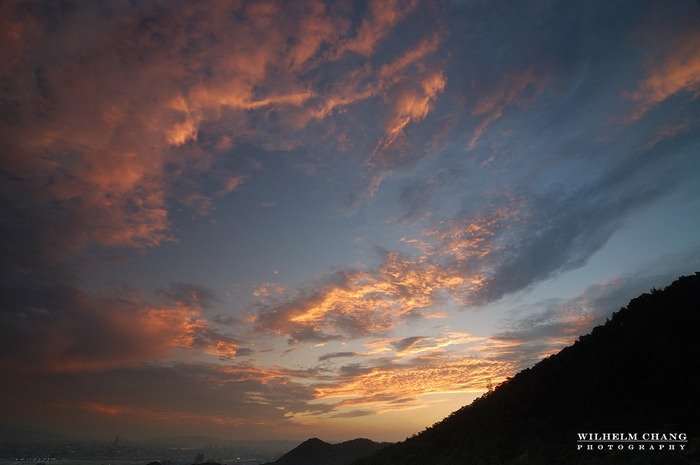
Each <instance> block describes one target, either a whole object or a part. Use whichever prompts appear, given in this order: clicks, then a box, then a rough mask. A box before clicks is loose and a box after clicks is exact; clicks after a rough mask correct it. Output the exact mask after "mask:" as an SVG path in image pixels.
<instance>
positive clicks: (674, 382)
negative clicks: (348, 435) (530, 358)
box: [353, 273, 700, 465]
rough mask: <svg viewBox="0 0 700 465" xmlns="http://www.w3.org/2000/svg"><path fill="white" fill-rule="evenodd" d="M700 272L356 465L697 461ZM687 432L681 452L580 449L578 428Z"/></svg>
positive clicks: (640, 301)
mask: <svg viewBox="0 0 700 465" xmlns="http://www.w3.org/2000/svg"><path fill="white" fill-rule="evenodd" d="M699 303H700V273H696V274H695V275H692V276H686V277H681V278H679V279H678V280H676V281H674V282H673V283H672V284H671V285H669V286H668V287H666V288H665V289H664V290H663V291H659V290H656V289H652V290H651V291H650V293H645V294H642V295H640V296H639V297H636V298H634V299H632V300H631V301H630V303H629V304H628V305H627V307H625V308H622V309H620V310H619V311H618V312H616V313H614V314H613V315H612V317H611V318H610V319H609V320H608V321H607V322H606V323H605V324H603V325H601V326H597V327H595V328H594V329H593V330H592V331H591V332H590V333H589V334H587V335H584V336H581V337H580V338H579V339H578V341H576V342H575V343H574V344H573V345H571V346H569V347H566V348H564V349H562V350H561V351H560V352H559V353H557V354H555V355H552V356H549V357H547V358H545V359H544V360H542V361H541V362H539V363H537V364H536V365H535V366H533V367H532V368H527V369H525V370H522V371H521V372H519V373H518V374H516V375H515V376H514V377H513V378H511V379H510V380H509V381H507V382H505V383H502V384H501V385H499V386H498V387H497V388H496V389H495V390H494V391H493V392H491V393H488V394H485V395H484V396H482V397H480V398H478V399H476V400H475V401H474V402H472V403H471V404H470V405H468V406H465V407H462V408H460V409H459V410H457V411H455V412H453V413H452V414H451V415H449V416H448V417H447V418H445V419H443V420H442V421H440V422H438V423H436V424H435V425H433V426H431V427H429V428H427V429H426V430H424V431H423V432H421V433H419V434H416V435H414V436H412V437H410V438H408V439H406V440H405V441H402V442H400V443H396V444H394V445H392V446H389V447H387V448H385V449H383V450H381V451H379V452H377V453H375V454H373V455H371V456H368V457H365V458H362V459H359V460H358V461H356V462H354V464H353V465H380V464H381V465H392V464H401V465H414V464H415V465H418V464H420V465H431V464H434V465H449V464H543V463H551V464H557V463H562V464H563V463H567V464H569V463H570V464H588V463H595V464H608V463H610V464H612V463H635V464H646V463H678V464H690V463H700V452H699V448H698V440H697V437H698V434H697V433H698V432H699V431H700V427H699V420H698V414H697V412H700V403H699V400H698V399H699V398H700V395H699V394H700V382H699V380H698V373H700V363H699V362H698V359H697V357H695V356H694V353H695V352H696V351H697V348H698V343H697V340H698V337H697V329H698V328H699V327H700V308H699ZM620 431H623V432H639V433H643V432H647V431H649V432H683V433H687V434H688V443H687V448H686V450H685V451H683V452H678V451H676V452H673V453H671V451H667V452H666V453H664V454H661V455H659V453H656V455H650V452H651V451H646V452H644V451H628V450H623V451H618V450H613V451H603V452H598V451H592V452H589V451H586V450H577V449H576V448H577V443H576V433H578V432H581V433H583V432H600V433H603V432H620Z"/></svg>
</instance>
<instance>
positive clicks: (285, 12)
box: [0, 0, 700, 441]
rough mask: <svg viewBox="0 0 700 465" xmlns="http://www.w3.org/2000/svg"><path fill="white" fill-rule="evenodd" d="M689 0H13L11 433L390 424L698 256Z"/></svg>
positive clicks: (208, 431) (696, 17)
mask: <svg viewBox="0 0 700 465" xmlns="http://www.w3.org/2000/svg"><path fill="white" fill-rule="evenodd" d="M698 25H700V5H698V3H697V2H691V1H685V0H679V1H675V2H661V1H635V2H624V1H621V2H607V1H605V2H603V1H589V2H563V1H532V2H499V1H496V2H485V1H459V0H445V1H418V0H389V1H382V0H374V1H371V0H370V1H358V2H346V1H338V2H322V1H315V0H309V1H299V2H275V1H241V2H185V1H183V2H157V1H152V2H104V3H100V2H77V3H72V2H22V1H9V2H3V3H2V4H1V5H0V34H2V40H0V54H1V57H0V63H1V64H0V70H1V81H0V82H1V83H2V84H1V85H0V102H1V103H0V121H1V124H0V134H1V136H0V141H1V142H2V152H1V153H2V156H1V157H0V163H1V170H2V171H1V172H2V178H1V179H2V180H1V181H0V185H1V186H2V197H1V198H2V200H1V202H2V210H1V211H2V215H1V217H0V234H2V241H1V243H2V257H3V258H2V261H3V263H4V266H3V267H2V270H3V271H2V280H1V281H0V288H1V289H2V293H1V294H0V296H1V298H2V307H1V308H2V310H1V311H0V368H1V369H2V376H0V418H1V420H0V426H2V427H4V428H17V429H33V428H36V429H45V430H50V431H53V432H55V433H57V434H65V435H70V436H73V437H76V438H109V437H114V436H121V437H122V438H126V439H129V440H142V439H148V438H152V437H163V436H176V435H188V436H192V435H201V436H211V437H216V438H222V439H237V440H245V439H275V440H277V439H285V440H286V439H293V440H302V439H305V438H308V437H314V436H315V437H319V438H321V439H323V440H325V441H343V440H347V439H351V438H355V437H368V438H371V439H373V440H375V441H397V440H401V439H403V438H405V437H406V436H409V435H411V434H413V433H416V432H418V431H421V430H422V429H424V428H425V427H426V426H429V425H431V424H432V423H434V422H436V421H438V420H440V419H442V418H443V417H445V416H446V415H448V414H449V413H450V412H452V411H454V410H456V409H458V408H459V407H461V406H463V405H466V404H468V403H469V402H471V400H473V399H474V398H476V397H478V396H480V395H481V394H483V393H484V392H486V390H487V386H488V385H497V384H498V383H500V382H502V381H503V380H505V379H506V378H507V377H509V376H512V375H514V374H515V373H516V372H517V371H519V370H521V369H523V368H525V367H527V366H531V365H533V364H534V363H536V362H537V361H538V360H540V359H541V358H543V357H545V356H547V355H550V354H552V353H555V352H557V351H558V350H559V349H561V348H562V347H564V346H566V345H569V344H570V343H572V342H573V341H575V340H576V338H577V337H578V336H579V335H580V334H584V333H586V332H588V331H589V330H590V329H591V328H592V327H593V326H595V325H596V324H599V323H601V322H604V321H605V319H606V317H608V316H609V315H610V314H611V313H612V312H613V311H615V310H617V309H619V308H620V307H621V306H623V305H626V303H627V301H628V300H629V299H630V298H632V297H634V296H636V295H638V294H639V293H641V292H644V291H647V290H649V289H650V288H651V287H663V286H665V285H667V284H669V283H670V282H671V281H672V280H673V279H675V278H676V277H678V276H681V275H687V274H690V273H693V272H695V271H698V270H700V195H699V194H700V157H698V153H700V131H699V128H700V99H698V95H700V26H698Z"/></svg>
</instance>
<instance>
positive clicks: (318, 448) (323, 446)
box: [265, 438, 389, 465]
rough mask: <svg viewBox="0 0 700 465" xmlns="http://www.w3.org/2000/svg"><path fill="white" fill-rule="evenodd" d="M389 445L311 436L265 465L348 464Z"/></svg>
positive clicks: (368, 441)
mask: <svg viewBox="0 0 700 465" xmlns="http://www.w3.org/2000/svg"><path fill="white" fill-rule="evenodd" d="M388 445H389V443H387V442H374V441H370V440H369V439H353V440H351V441H345V442H341V443H339V444H330V443H328V442H325V441H321V440H320V439H318V438H311V439H309V440H307V441H304V442H302V443H301V444H299V445H298V446H297V447H296V448H294V449H292V450H290V451H289V452H287V453H286V454H284V455H283V456H282V457H280V458H278V459H277V460H275V461H274V462H270V463H269V464H265V465H272V464H274V465H347V464H349V463H350V462H352V461H353V460H356V459H358V458H360V457H365V456H367V455H369V454H372V453H374V452H376V451H378V450H379V449H381V448H383V447H386V446H388Z"/></svg>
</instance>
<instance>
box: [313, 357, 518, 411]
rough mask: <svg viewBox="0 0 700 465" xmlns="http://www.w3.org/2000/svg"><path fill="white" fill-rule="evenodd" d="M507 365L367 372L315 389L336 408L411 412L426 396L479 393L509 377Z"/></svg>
mask: <svg viewBox="0 0 700 465" xmlns="http://www.w3.org/2000/svg"><path fill="white" fill-rule="evenodd" d="M513 368H514V367H513V366H512V364H510V363H508V362H502V361H492V360H483V359H477V358H460V359H457V360H432V359H430V360H426V361H424V363H416V364H408V365H393V366H391V367H386V368H373V369H369V370H368V371H367V372H366V373H363V374H360V375H358V376H355V377H352V378H350V379H347V380H342V381H339V382H337V383H333V384H330V385H325V386H319V387H317V388H316V396H317V398H318V399H324V400H327V399H341V401H340V402H339V403H338V404H337V407H339V408H343V407H345V408H347V407H357V406H360V405H366V406H373V407H374V408H375V409H376V410H377V411H378V412H382V411H385V410H397V409H406V408H415V403H416V401H417V399H418V398H419V397H421V396H425V395H428V394H451V393H463V392H482V391H484V390H485V388H486V385H487V382H488V380H491V381H492V382H493V383H494V384H498V383H500V382H502V381H504V380H505V379H506V377H507V376H509V375H511V374H512V373H513Z"/></svg>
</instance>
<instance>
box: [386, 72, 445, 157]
mask: <svg viewBox="0 0 700 465" xmlns="http://www.w3.org/2000/svg"><path fill="white" fill-rule="evenodd" d="M445 83H446V81H445V76H444V74H443V73H442V71H438V72H435V73H433V74H431V75H429V76H427V77H426V78H424V79H423V80H422V81H421V82H420V88H419V89H417V90H410V91H407V92H405V93H404V94H403V95H401V96H400V97H399V98H398V99H397V100H396V102H395V104H394V109H393V115H392V117H391V118H390V119H389V122H388V123H387V126H386V135H385V137H384V139H383V140H382V141H381V142H380V143H379V147H380V149H381V150H386V149H387V148H388V147H389V146H391V145H392V144H393V143H394V141H395V140H396V139H397V138H398V137H399V136H400V135H401V134H402V133H403V130H404V128H405V127H406V126H407V125H408V124H409V123H411V122H416V121H420V120H422V119H423V118H425V117H426V116H427V115H428V113H429V112H430V110H431V107H432V103H433V100H435V98H436V97H437V95H438V94H439V93H440V92H442V90H443V89H444V88H445Z"/></svg>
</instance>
